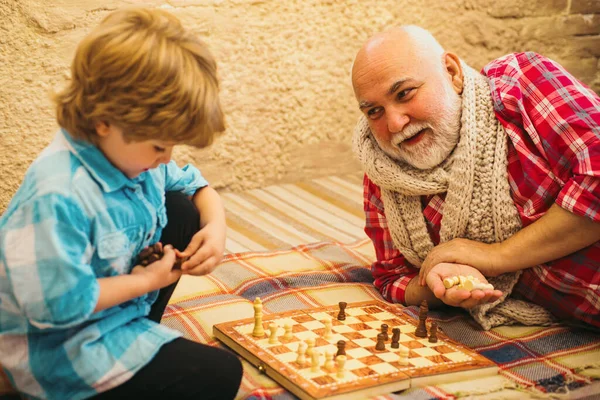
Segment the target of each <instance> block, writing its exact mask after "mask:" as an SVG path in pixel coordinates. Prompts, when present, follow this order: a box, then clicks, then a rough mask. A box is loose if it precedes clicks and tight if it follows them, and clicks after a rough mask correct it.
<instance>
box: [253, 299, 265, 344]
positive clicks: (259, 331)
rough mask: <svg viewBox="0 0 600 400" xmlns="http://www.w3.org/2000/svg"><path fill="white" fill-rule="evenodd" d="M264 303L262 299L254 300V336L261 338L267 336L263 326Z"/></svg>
mask: <svg viewBox="0 0 600 400" xmlns="http://www.w3.org/2000/svg"><path fill="white" fill-rule="evenodd" d="M262 308H263V306H262V301H261V300H260V297H257V298H255V299H254V329H253V330H252V336H254V337H258V338H261V337H263V336H265V330H264V328H263V325H262Z"/></svg>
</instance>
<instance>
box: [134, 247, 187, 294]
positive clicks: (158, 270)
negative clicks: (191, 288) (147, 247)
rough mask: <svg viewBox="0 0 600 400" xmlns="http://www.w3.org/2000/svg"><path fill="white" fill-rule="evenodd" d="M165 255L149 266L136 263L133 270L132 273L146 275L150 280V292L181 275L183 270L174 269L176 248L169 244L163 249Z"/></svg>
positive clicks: (168, 283) (167, 284) (172, 281)
mask: <svg viewBox="0 0 600 400" xmlns="http://www.w3.org/2000/svg"><path fill="white" fill-rule="evenodd" d="M162 250H163V252H164V255H163V257H162V258H161V259H160V260H158V261H155V262H153V263H151V264H148V265H147V266H145V267H143V266H141V265H136V266H135V267H134V268H133V270H132V271H131V275H139V276H144V277H145V278H147V280H148V285H149V288H148V292H151V291H154V290H159V289H162V288H164V287H166V286H169V285H170V284H171V283H174V282H176V281H177V279H179V277H180V276H181V271H179V270H174V269H173V264H174V263H175V250H173V246H171V245H167V246H164V248H163V249H162Z"/></svg>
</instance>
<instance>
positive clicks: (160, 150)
mask: <svg viewBox="0 0 600 400" xmlns="http://www.w3.org/2000/svg"><path fill="white" fill-rule="evenodd" d="M154 150H156V151H157V152H159V153H162V152H164V151H165V148H164V147H160V146H154Z"/></svg>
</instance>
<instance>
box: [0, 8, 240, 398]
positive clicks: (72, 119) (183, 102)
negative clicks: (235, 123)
mask: <svg viewBox="0 0 600 400" xmlns="http://www.w3.org/2000/svg"><path fill="white" fill-rule="evenodd" d="M56 104H57V118H58V123H59V125H60V126H61V130H60V131H59V132H58V134H57V135H56V138H55V139H54V141H53V142H52V143H51V144H50V145H49V146H48V147H47V148H46V149H45V150H44V151H43V152H42V153H41V154H40V155H39V157H38V158H37V159H36V160H35V161H34V162H33V163H32V165H31V166H30V168H29V170H28V171H27V174H26V175H25V178H24V181H23V183H22V185H21V187H20V188H19V190H18V191H17V193H16V194H15V196H14V198H13V199H12V201H11V203H10V204H9V206H8V208H7V210H6V212H5V213H4V215H3V216H2V218H1V219H0V365H2V366H3V367H4V368H5V370H6V372H7V374H8V376H9V377H10V379H11V381H12V383H13V384H14V386H15V387H16V389H17V390H18V391H20V392H21V393H23V394H24V395H26V396H28V397H30V398H48V399H61V400H62V399H82V398H89V397H92V396H95V395H97V394H100V395H99V396H98V398H125V397H127V398H154V397H160V398H171V397H173V398H178V399H188V398H189V399H192V398H194V399H198V398H203V399H207V398H219V399H221V398H233V397H234V396H235V394H236V392H237V390H238V386H239V384H240V380H241V375H242V367H241V364H240V362H239V360H238V359H237V357H235V356H234V355H233V354H232V353H230V352H227V351H224V350H220V349H217V348H213V347H209V346H206V345H202V344H199V343H195V342H192V341H189V340H186V339H183V338H181V337H180V336H181V333H179V332H176V331H174V330H171V329H169V328H167V327H165V326H163V325H160V324H159V323H158V322H160V318H161V316H162V313H163V310H164V308H165V306H166V304H167V302H168V300H169V297H170V295H171V293H172V291H173V289H174V287H175V285H176V283H177V281H178V279H179V277H180V276H181V274H182V273H183V274H186V273H187V274H193V275H203V274H207V273H210V272H211V271H212V270H213V269H214V268H215V266H216V265H217V264H218V262H219V261H220V260H221V257H222V254H223V251H224V247H225V217H224V211H223V207H222V204H221V202H220V198H219V196H218V194H217V193H216V192H215V191H214V190H213V189H212V188H210V187H208V186H207V182H206V181H205V180H204V178H203V177H202V175H201V174H200V172H199V171H198V170H197V169H196V168H194V167H193V166H190V165H188V166H186V167H184V168H182V169H180V168H178V167H177V166H176V164H175V163H174V162H172V161H170V158H171V152H172V149H173V146H174V145H176V144H182V143H185V144H189V145H193V146H196V147H204V146H207V145H208V144H210V142H211V141H212V139H213V137H214V136H215V135H216V134H218V133H219V132H222V131H223V130H224V123H223V115H222V112H221V108H220V104H219V100H218V81H217V77H216V64H215V61H214V60H213V58H212V56H211V54H210V53H209V52H208V50H207V48H206V46H205V45H204V44H203V43H202V42H200V41H199V40H198V39H197V38H195V37H194V36H192V35H191V34H190V33H189V32H187V31H186V30H184V29H183V27H182V26H181V24H180V23H179V21H178V20H177V19H176V18H175V17H173V16H171V15H169V14H167V13H166V12H163V11H160V10H145V9H132V10H122V11H116V12H114V13H112V14H110V15H109V16H108V17H106V19H105V20H104V21H102V23H101V24H100V25H99V26H98V28H96V29H95V30H94V31H93V32H92V33H90V34H89V35H88V36H87V37H86V38H85V39H84V40H83V41H82V42H81V43H80V45H79V47H78V49H77V53H76V55H75V59H74V61H73V65H72V80H71V82H70V84H69V86H68V87H67V88H66V89H65V90H64V91H63V92H62V93H59V94H58V95H57V96H56ZM188 196H192V197H191V198H192V201H190V200H189V197H188ZM167 222H168V223H167ZM156 242H162V243H164V244H165V246H164V256H163V258H162V259H160V260H159V261H156V262H154V263H151V264H150V265H148V266H147V267H142V266H140V265H136V255H137V254H138V253H139V252H140V251H141V250H142V249H143V248H144V247H146V246H149V245H151V244H154V243H156ZM176 258H182V259H185V260H186V261H185V262H184V263H183V264H182V265H181V270H179V269H172V267H173V264H174V263H175V260H176Z"/></svg>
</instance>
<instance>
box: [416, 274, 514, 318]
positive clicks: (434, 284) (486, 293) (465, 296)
mask: <svg viewBox="0 0 600 400" xmlns="http://www.w3.org/2000/svg"><path fill="white" fill-rule="evenodd" d="M458 275H464V276H468V275H472V276H474V277H475V278H478V279H479V280H480V281H481V282H483V283H487V280H486V279H485V277H484V276H483V275H482V274H481V272H479V271H478V270H477V269H475V268H473V267H471V266H468V265H464V264H454V263H440V264H437V265H436V266H435V267H433V268H432V269H431V270H430V271H429V273H428V274H427V276H426V277H425V280H426V283H427V286H429V289H431V291H432V292H433V294H434V295H435V297H437V298H438V299H440V300H442V301H443V302H444V303H445V304H447V305H449V306H453V307H462V308H473V307H475V306H478V305H480V304H485V303H493V302H494V301H496V300H498V299H499V298H500V296H502V292H501V291H500V290H490V289H486V290H480V289H475V290H473V291H468V290H466V289H458V288H455V287H452V288H450V289H446V287H445V286H444V282H443V281H444V278H448V277H452V276H458ZM415 279H418V276H417V277H416V278H415Z"/></svg>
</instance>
